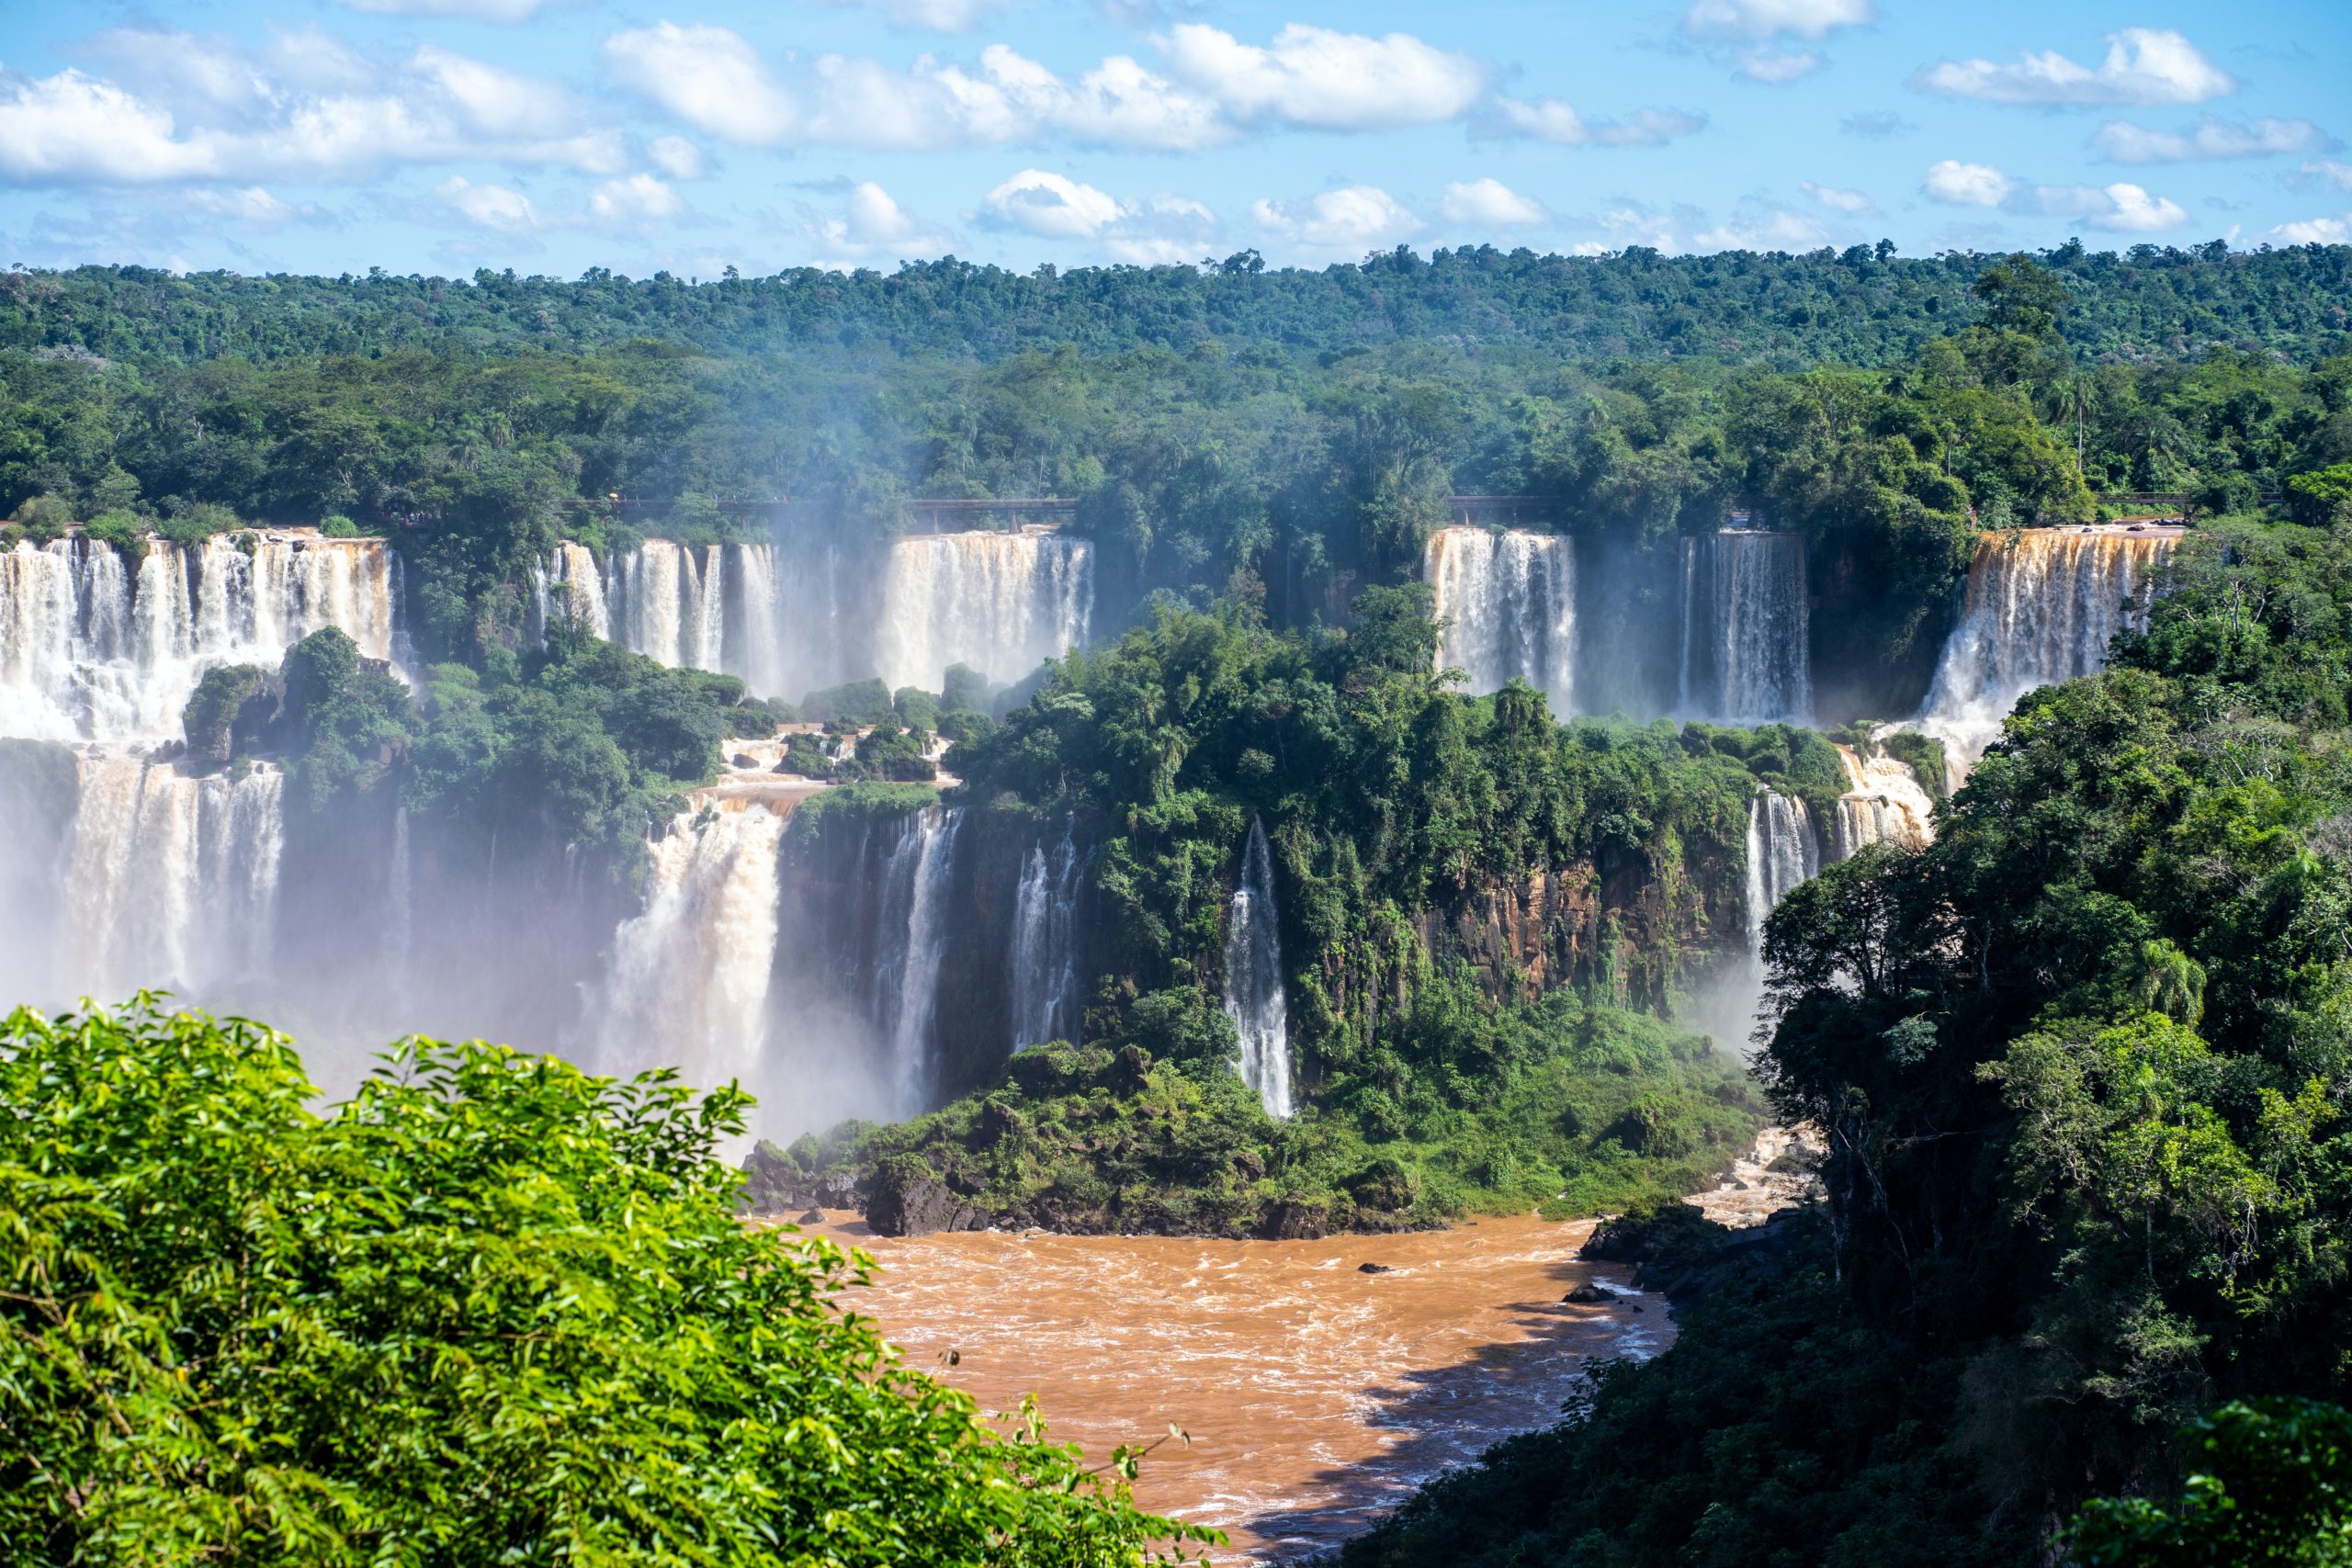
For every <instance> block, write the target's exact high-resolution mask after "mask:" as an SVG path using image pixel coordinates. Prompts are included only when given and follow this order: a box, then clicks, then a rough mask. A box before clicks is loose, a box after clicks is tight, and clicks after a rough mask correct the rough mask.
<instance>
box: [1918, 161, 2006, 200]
mask: <svg viewBox="0 0 2352 1568" xmlns="http://www.w3.org/2000/svg"><path fill="white" fill-rule="evenodd" d="M1920 188H1921V189H1922V190H1924V191H1926V192H1927V193H1928V197H1930V198H1931V199H1933V200H1936V201H1948V202H1950V203H1951V204H1952V205H1953V206H1955V207H1998V206H2000V205H2001V203H2003V202H2005V201H2007V199H2008V198H2009V192H2010V190H2011V188H2012V186H2011V183H2010V180H2009V176H2008V175H2005V174H2003V173H2001V171H2000V170H1998V169H1996V168H1994V167H1992V166H1991V165H1990V164H1963V163H1962V162H1961V161H1960V160H1959V159H1957V158H1946V159H1944V160H1943V161H1942V162H1940V163H1938V164H1932V165H1930V166H1929V168H1928V178H1927V181H1926V183H1925V184H1923V185H1922V186H1920Z"/></svg>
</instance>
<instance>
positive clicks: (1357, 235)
mask: <svg viewBox="0 0 2352 1568" xmlns="http://www.w3.org/2000/svg"><path fill="white" fill-rule="evenodd" d="M1250 218H1251V220H1253V221H1254V222H1256V224H1257V225H1258V227H1259V228H1260V229H1261V230H1263V231H1265V232H1266V233H1268V234H1270V235H1272V236H1273V237H1275V238H1277V239H1282V240H1287V241H1289V242H1290V243H1293V244H1295V245H1297V246H1299V247H1301V248H1302V249H1306V250H1310V251H1321V252H1332V253H1345V254H1350V255H1355V254H1361V253H1363V252H1364V251H1367V250H1385V249H1386V248H1388V247H1389V246H1391V245H1395V244H1398V243H1402V242H1404V241H1405V240H1408V239H1410V238H1411V237H1412V236H1413V235H1415V234H1418V233H1419V232H1420V231H1421V229H1422V228H1423V224H1422V222H1421V220H1420V219H1419V216H1417V215H1416V214H1415V213H1414V212H1413V211H1412V209H1409V208H1408V207H1406V206H1405V204H1404V203H1403V202H1400V201H1398V200H1397V198H1396V197H1393V196H1391V195H1389V194H1388V193H1387V192H1386V191H1385V190H1382V189H1381V188H1380V187H1379V186H1341V187H1340V188H1339V189H1337V190H1327V191H1323V192H1320V193H1319V194H1317V195H1315V196H1311V197H1306V198H1305V199H1304V200H1299V201H1270V200H1266V199H1263V198H1261V199H1260V200H1257V201H1254V202H1251V203H1250Z"/></svg>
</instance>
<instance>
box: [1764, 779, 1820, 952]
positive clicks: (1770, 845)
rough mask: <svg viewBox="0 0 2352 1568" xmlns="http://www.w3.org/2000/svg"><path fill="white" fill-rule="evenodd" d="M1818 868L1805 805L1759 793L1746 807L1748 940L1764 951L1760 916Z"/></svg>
mask: <svg viewBox="0 0 2352 1568" xmlns="http://www.w3.org/2000/svg"><path fill="white" fill-rule="evenodd" d="M1820 870H1821V846H1820V843H1819V841H1818V840H1816V839H1815V837H1814V834H1813V819H1812V816H1811V814H1810V813H1808V812H1807V811H1806V810H1805V808H1804V801H1802V800H1800V799H1798V798H1797V797H1796V796H1795V795H1782V794H1781V793H1780V792H1779V791H1778V790H1770V789H1759V790H1758V791H1757V792H1756V794H1755V795H1753V796H1751V797H1750V798H1749V800H1748V803H1747V941H1748V946H1749V947H1750V949H1752V950H1753V951H1755V952H1758V953H1761V952H1762V951H1763V949H1764V917H1765V916H1767V915H1769V914H1770V913H1771V912H1772V911H1773V909H1774V908H1777V907H1778V906H1779V904H1780V902H1781V899H1783V898H1785V897H1788V896H1789V890H1790V889H1791V888H1792V887H1794V886H1796V885H1797V884H1798V883H1800V882H1803V881H1804V880H1805V879H1806V878H1807V877H1810V876H1812V875H1814V874H1815V873H1817V872H1819V871H1820Z"/></svg>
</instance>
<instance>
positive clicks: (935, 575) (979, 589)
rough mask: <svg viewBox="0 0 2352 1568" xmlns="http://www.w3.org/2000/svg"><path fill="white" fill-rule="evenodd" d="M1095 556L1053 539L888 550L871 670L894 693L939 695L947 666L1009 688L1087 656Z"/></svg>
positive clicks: (1078, 543)
mask: <svg viewBox="0 0 2352 1568" xmlns="http://www.w3.org/2000/svg"><path fill="white" fill-rule="evenodd" d="M1093 613H1094V546H1093V543H1092V542H1091V540H1087V539H1077V538H1066V537H1063V536H1059V535H1056V534H1047V533H1040V532H1029V531H1023V532H1020V533H1003V534H997V533H969V534H934V535H930V536H922V537H916V538H905V539H900V540H899V541H898V542H897V543H895V544H893V545H892V546H891V547H890V564H889V567H888V573H887V575H886V576H885V579H884V581H883V587H882V621H881V626H879V628H878V630H877V633H876V664H877V665H878V667H879V669H880V672H881V675H882V678H883V680H885V681H887V682H889V684H890V685H891V686H892V687H893V688H897V687H901V686H920V687H922V689H923V690H925V691H937V690H939V689H940V682H941V681H942V679H943V678H944V675H945V673H946V671H947V667H948V666H949V665H951V664H965V665H969V666H970V667H971V668H973V669H974V670H977V671H980V672H981V673H982V674H984V675H987V676H989V677H990V678H991V679H994V680H999V681H1013V680H1018V679H1020V678H1021V677H1023V676H1024V675H1026V674H1028V673H1029V672H1030V671H1032V670H1035V668H1036V667H1037V666H1038V665H1039V664H1040V663H1041V662H1043V661H1044V660H1047V659H1051V658H1055V657H1057V656H1059V655H1061V654H1064V653H1068V652H1069V650H1070V649H1074V648H1081V647H1083V646H1085V643H1086V637H1087V628H1088V626H1089V624H1090V622H1091V619H1092V616H1093Z"/></svg>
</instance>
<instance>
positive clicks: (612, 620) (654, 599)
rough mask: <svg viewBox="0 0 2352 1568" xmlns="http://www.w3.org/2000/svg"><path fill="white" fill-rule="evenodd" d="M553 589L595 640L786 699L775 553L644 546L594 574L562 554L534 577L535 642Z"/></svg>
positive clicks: (564, 550) (574, 548)
mask: <svg viewBox="0 0 2352 1568" xmlns="http://www.w3.org/2000/svg"><path fill="white" fill-rule="evenodd" d="M558 584H561V585H563V586H564V587H566V588H567V589H569V590H570V592H571V606H572V610H573V613H574V614H576V615H579V616H580V618H581V620H582V623H583V624H584V625H585V626H586V627H587V629H588V630H589V632H591V633H592V634H593V635H594V636H596V637H609V638H611V639H613V640H614V641H616V642H618V643H620V644H621V646H623V647H624V648H628V649H634V650H636V651H637V652H639V653H642V654H644V655H645V656H646V657H648V658H649V659H657V660H661V661H662V663H664V664H667V665H669V666H670V667H671V668H672V669H673V670H678V669H684V670H711V671H719V672H721V673H724V674H729V675H734V676H738V677H740V678H741V680H742V682H743V685H744V688H745V689H746V690H747V691H749V692H750V693H751V694H752V695H753V696H763V697H781V696H784V695H786V686H787V684H788V683H789V682H790V679H791V674H790V671H788V669H787V668H786V665H787V656H788V649H786V642H785V608H784V605H785V597H786V585H785V584H784V583H782V582H781V581H779V579H778V574H777V570H776V559H775V546H774V545H772V544H768V543H765V542H752V543H743V544H729V545H681V544H678V543H677V542H675V541H674V540H670V539H648V540H646V541H645V542H644V543H642V544H639V545H637V546H634V547H630V548H629V549H627V550H621V551H617V552H616V553H615V554H614V555H613V557H612V558H611V560H610V563H609V565H608V567H607V569H606V570H604V571H603V572H601V573H600V572H599V571H598V570H597V567H596V558H595V557H594V556H593V555H591V554H590V553H589V552H588V548H587V547H586V546H584V545H577V544H571V543H569V542H567V543H565V544H562V545H559V546H558V547H556V553H555V554H554V555H553V556H552V557H550V558H548V559H547V560H545V561H541V562H540V563H538V564H537V566H535V567H534V568H533V569H532V602H533V605H534V613H535V614H536V615H537V625H538V626H539V628H540V631H539V637H540V639H541V640H542V641H545V640H546V630H545V627H546V625H547V621H548V616H549V615H553V614H554V613H555V609H554V602H553V590H554V588H555V587H556V585H558Z"/></svg>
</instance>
